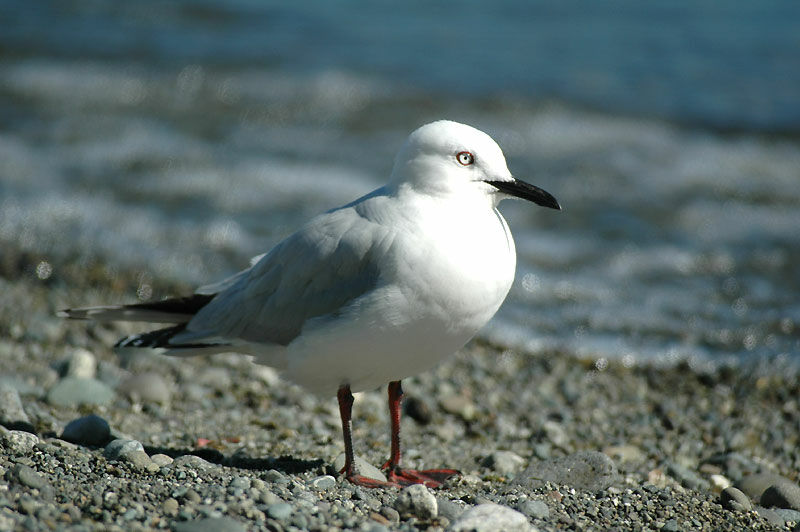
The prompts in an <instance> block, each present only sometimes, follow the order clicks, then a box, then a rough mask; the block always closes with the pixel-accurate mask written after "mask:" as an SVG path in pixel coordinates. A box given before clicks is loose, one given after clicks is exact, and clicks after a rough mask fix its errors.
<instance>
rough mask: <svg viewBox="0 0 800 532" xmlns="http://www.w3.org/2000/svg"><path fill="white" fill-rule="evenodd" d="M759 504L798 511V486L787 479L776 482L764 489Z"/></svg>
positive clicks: (799, 507) (799, 498)
mask: <svg viewBox="0 0 800 532" xmlns="http://www.w3.org/2000/svg"><path fill="white" fill-rule="evenodd" d="M761 505H762V506H766V507H768V508H769V507H770V506H775V507H777V508H785V509H787V510H798V511H800V486H798V485H797V484H795V483H794V482H792V481H790V480H788V479H787V480H783V481H781V482H776V483H774V484H773V485H771V486H770V487H768V488H767V489H766V490H764V493H763V494H762V495H761Z"/></svg>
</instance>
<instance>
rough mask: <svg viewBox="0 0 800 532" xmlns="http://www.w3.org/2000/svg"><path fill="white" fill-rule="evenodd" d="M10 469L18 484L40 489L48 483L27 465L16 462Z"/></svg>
mask: <svg viewBox="0 0 800 532" xmlns="http://www.w3.org/2000/svg"><path fill="white" fill-rule="evenodd" d="M11 471H12V473H13V475H14V477H15V478H16V479H17V480H19V482H20V484H23V485H25V486H28V487H29V488H34V489H38V490H41V489H43V488H44V487H45V486H47V485H48V483H47V479H45V478H44V477H43V476H42V475H40V474H39V473H37V472H36V471H34V470H33V469H32V468H31V467H29V466H26V465H23V464H17V465H15V466H14V467H13V468H12V470H11Z"/></svg>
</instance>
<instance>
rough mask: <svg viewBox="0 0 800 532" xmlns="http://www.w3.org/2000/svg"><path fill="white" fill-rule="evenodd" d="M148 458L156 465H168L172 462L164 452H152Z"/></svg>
mask: <svg viewBox="0 0 800 532" xmlns="http://www.w3.org/2000/svg"><path fill="white" fill-rule="evenodd" d="M150 460H152V461H153V463H154V464H156V465H157V466H158V467H164V466H168V465H170V464H171V463H172V457H170V456H167V455H166V454H161V453H158V454H154V455H153V456H151V457H150Z"/></svg>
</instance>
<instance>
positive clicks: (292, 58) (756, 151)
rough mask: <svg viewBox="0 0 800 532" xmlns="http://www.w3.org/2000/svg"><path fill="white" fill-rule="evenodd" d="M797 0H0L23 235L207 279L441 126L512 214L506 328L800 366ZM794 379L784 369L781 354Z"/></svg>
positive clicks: (13, 233)
mask: <svg viewBox="0 0 800 532" xmlns="http://www.w3.org/2000/svg"><path fill="white" fill-rule="evenodd" d="M798 21H800V4H797V3H796V2H790V1H762V2H757V3H756V2H738V1H729V2H725V3H720V2H711V1H695V2H674V1H666V0H664V1H654V2H647V3H637V2H621V1H617V2H604V3H592V2H570V1H555V0H553V1H548V2H523V1H511V0H505V1H500V2H493V3H487V2H459V3H430V2H422V1H415V2H407V3H404V4H402V5H396V4H393V3H389V2H372V3H368V4H363V3H355V2H345V3H323V2H319V3H311V4H297V5H288V4H283V3H277V2H264V1H256V0H253V1H227V2H210V1H205V2H201V1H188V0H187V1H176V2H166V3H162V2H156V1H140V2H130V3H118V2H103V1H95V2H69V3H68V2H35V3H34V2H2V1H0V242H13V243H14V245H16V246H19V247H22V248H24V249H28V250H31V251H34V252H36V253H37V254H40V255H41V256H44V257H46V260H48V261H49V262H50V263H51V265H52V266H53V268H54V269H55V271H57V270H58V266H59V263H60V262H61V263H63V262H64V261H66V260H75V258H76V257H77V258H80V257H92V258H101V259H102V260H104V261H107V262H108V263H109V264H110V265H111V266H114V265H124V266H127V267H134V268H138V269H140V270H141V272H142V275H141V276H140V277H141V279H142V286H140V290H139V291H138V294H131V297H132V298H135V297H137V295H138V296H147V295H148V294H150V292H149V291H148V280H149V279H153V278H154V277H165V278H170V279H187V280H188V281H190V282H193V283H203V282H206V281H209V280H212V279H216V278H219V277H220V276H222V275H225V274H227V273H230V272H232V271H235V270H236V269H238V268H240V267H242V266H244V265H245V264H246V261H247V258H248V257H249V256H250V255H255V254H257V253H260V252H262V251H264V250H265V249H267V248H268V247H269V246H271V245H272V244H274V243H275V242H277V241H278V240H279V239H280V238H281V237H282V236H284V235H286V234H287V233H288V232H290V231H291V230H292V229H293V228H296V227H297V226H298V225H299V224H301V223H302V222H303V221H304V220H305V219H307V218H308V217H309V216H312V215H314V214H316V213H318V212H320V211H322V210H325V209H328V208H330V207H333V206H336V205H338V204H341V203H344V202H347V201H350V200H352V199H353V198H355V197H357V196H359V195H361V194H363V193H365V192H367V191H369V190H371V189H372V188H374V187H376V186H378V185H380V184H381V183H382V182H383V181H384V180H385V178H386V176H387V175H388V172H389V170H390V168H391V161H392V157H393V156H394V152H395V150H396V149H397V148H398V147H399V145H400V144H401V143H402V141H403V139H404V138H405V136H406V135H407V134H408V133H409V132H410V131H411V130H413V129H414V128H415V127H417V126H418V125H420V124H422V123H425V122H427V121H430V120H434V119H437V118H450V119H454V120H459V121H463V122H467V123H470V124H472V125H475V126H477V127H479V128H481V129H484V130H486V131H487V132H489V133H490V134H492V135H493V136H494V137H495V138H496V139H497V140H498V141H499V143H500V144H501V146H502V147H503V149H504V150H505V152H506V155H507V158H508V161H509V166H510V168H511V170H512V171H513V172H514V173H515V174H516V175H518V176H519V177H522V178H525V179H527V180H530V181H532V182H534V183H536V184H538V185H540V186H542V187H543V188H545V189H546V190H548V191H550V192H552V193H553V194H554V195H555V196H556V197H557V198H558V199H559V200H560V202H561V204H562V205H563V206H564V211H563V212H561V213H554V212H545V210H543V209H535V208H532V207H531V206H530V205H524V204H521V203H511V204H508V205H505V204H504V205H503V208H502V210H503V211H504V213H505V214H506V216H507V218H508V219H509V223H510V225H511V227H512V230H513V231H514V234H515V236H516V240H517V245H518V252H519V267H518V274H517V282H516V283H515V285H514V287H513V288H512V293H511V295H510V296H509V300H508V301H507V303H506V305H505V306H504V307H503V309H502V310H501V311H500V313H499V314H498V316H497V317H496V319H495V320H493V321H492V323H491V324H490V325H489V326H488V327H487V328H486V329H485V331H484V332H483V333H482V334H483V336H484V337H488V338H489V339H491V340H494V341H497V342H500V343H502V344H505V345H510V346H513V347H518V348H522V349H526V350H530V351H535V350H540V349H550V348H554V349H565V350H568V351H570V352H575V353H578V354H579V355H581V356H587V357H591V358H621V359H622V360H623V361H625V362H626V363H627V362H630V363H638V362H652V363H674V362H675V361H677V360H689V361H690V362H692V363H693V364H697V365H706V364H712V365H713V364H718V363H728V362H733V363H741V362H746V361H753V360H760V361H767V362H769V361H775V362H778V361H780V362H789V363H790V364H791V363H795V364H799V363H800V362H798V360H800V354H799V353H800V269H798V267H797V265H798V264H800V236H799V235H800V229H798V227H800V141H799V140H798V139H800V22H798ZM776 366H781V367H783V364H776Z"/></svg>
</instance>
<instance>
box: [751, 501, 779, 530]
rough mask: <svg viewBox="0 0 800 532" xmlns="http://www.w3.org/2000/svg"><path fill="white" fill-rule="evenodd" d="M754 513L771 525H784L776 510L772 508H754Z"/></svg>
mask: <svg viewBox="0 0 800 532" xmlns="http://www.w3.org/2000/svg"><path fill="white" fill-rule="evenodd" d="M755 511H756V512H758V515H760V516H761V517H763V518H764V519H766V520H767V521H768V522H769V523H770V524H771V525H775V526H779V527H782V526H784V525H785V524H786V521H785V520H784V519H783V516H782V515H781V514H779V513H778V510H775V509H772V508H764V507H763V506H756V507H755Z"/></svg>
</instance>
